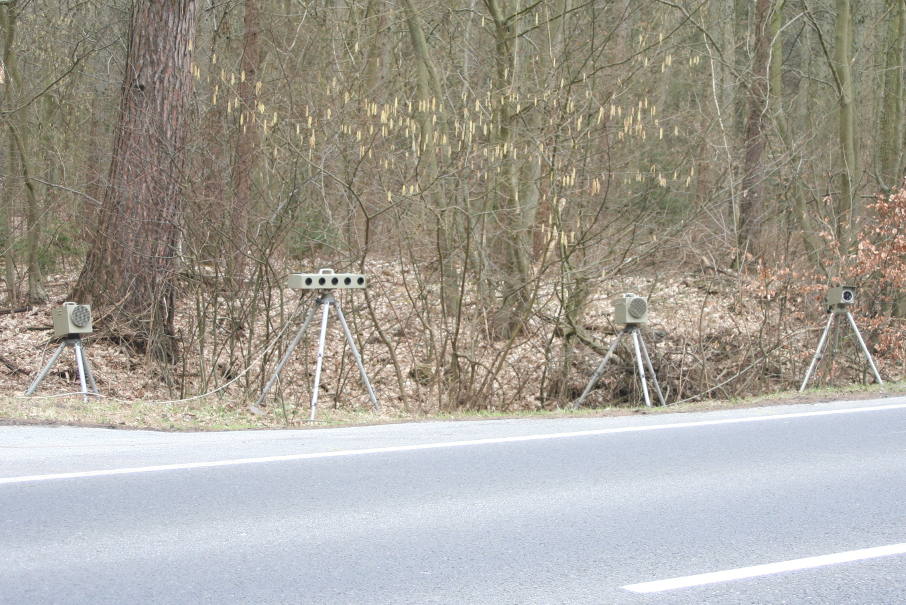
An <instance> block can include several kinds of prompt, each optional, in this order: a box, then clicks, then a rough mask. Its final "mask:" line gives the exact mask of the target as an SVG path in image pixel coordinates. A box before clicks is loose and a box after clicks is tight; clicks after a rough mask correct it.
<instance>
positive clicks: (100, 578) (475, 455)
mask: <svg viewBox="0 0 906 605" xmlns="http://www.w3.org/2000/svg"><path fill="white" fill-rule="evenodd" d="M716 572H723V573H719V574H718V573H716ZM676 578H681V579H680V580H675V579H676ZM665 580H669V581H670V582H666V583H665V582H663V581H665ZM644 591H653V592H644ZM0 602H2V603H16V604H20V603H533V604H534V603H834V604H842V603H903V602H906V398H904V397H899V398H891V399H885V400H879V401H860V402H837V403H828V404H816V405H800V406H783V407H771V408H763V409H750V410H736V411H729V412H713V413H707V414H670V415H657V416H636V417H624V418H595V419H559V420H521V421H512V420H504V421H483V422H460V423H422V424H408V425H391V426H377V427H363V428H354V429H330V430H317V431H279V432H244V433H229V434H227V433H221V434H167V433H151V432H125V431H107V430H102V429H72V428H41V427H0Z"/></svg>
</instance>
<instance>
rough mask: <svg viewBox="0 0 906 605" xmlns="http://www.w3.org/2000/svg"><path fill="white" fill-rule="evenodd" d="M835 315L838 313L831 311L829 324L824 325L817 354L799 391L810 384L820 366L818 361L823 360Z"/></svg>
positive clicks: (828, 319)
mask: <svg viewBox="0 0 906 605" xmlns="http://www.w3.org/2000/svg"><path fill="white" fill-rule="evenodd" d="M834 315H836V313H831V314H830V315H829V316H828V318H827V324H826V325H825V326H824V332H822V333H821V338H820V339H819V340H818V348H817V349H815V355H814V356H813V357H812V362H811V363H810V364H809V366H808V370H806V372H805V378H803V379H802V386H800V387H799V392H800V393H801V392H802V391H804V390H805V387H806V385H807V384H808V381H809V379H810V378H811V377H812V372H814V371H815V368H816V367H817V366H818V362H819V361H821V358H822V357H823V355H824V353H823V351H824V346H825V345H826V344H827V335H828V333H829V332H830V330H831V327H832V326H833V325H834Z"/></svg>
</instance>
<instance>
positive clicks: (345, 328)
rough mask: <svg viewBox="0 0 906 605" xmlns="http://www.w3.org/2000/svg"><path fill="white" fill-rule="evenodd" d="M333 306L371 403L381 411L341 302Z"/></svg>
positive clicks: (376, 409)
mask: <svg viewBox="0 0 906 605" xmlns="http://www.w3.org/2000/svg"><path fill="white" fill-rule="evenodd" d="M333 306H334V309H336V310H337V317H339V318H340V325H341V326H343V332H345V334H346V341H347V342H348V343H349V348H350V349H352V356H353V358H354V359H355V363H356V365H357V366H359V374H361V375H362V382H364V383H365V388H366V389H368V396H369V397H370V398H371V405H372V406H373V407H374V409H375V411H379V410H380V409H381V404H380V403H378V400H377V396H376V395H375V394H374V389H373V388H371V381H370V380H368V374H367V372H365V364H363V363H362V356H361V355H359V349H358V348H357V347H356V346H355V339H354V338H353V337H352V332H350V330H349V325H348V324H347V323H346V318H345V317H344V316H343V310H342V309H341V308H340V302H339V301H336V302H334V303H333Z"/></svg>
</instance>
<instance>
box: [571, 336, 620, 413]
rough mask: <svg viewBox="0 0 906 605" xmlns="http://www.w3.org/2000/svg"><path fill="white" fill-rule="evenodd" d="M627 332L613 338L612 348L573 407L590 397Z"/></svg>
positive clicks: (575, 407)
mask: <svg viewBox="0 0 906 605" xmlns="http://www.w3.org/2000/svg"><path fill="white" fill-rule="evenodd" d="M625 334H626V331H625V330H624V331H622V332H620V333H619V334H617V337H616V338H614V339H613V342H612V343H610V348H609V349H607V354H606V355H604V359H602V360H601V363H600V365H598V369H596V370H595V373H594V374H592V375H591V380H589V381H588V385H587V386H586V387H585V390H584V391H582V394H581V395H579V398H578V399H576V400H575V401H574V402H573V409H574V410H575V409H579V407H581V406H582V404H583V403H584V402H585V398H586V397H588V394H589V393H591V390H592V389H593V388H595V385H596V384H597V383H598V380H599V379H600V378H601V374H603V373H604V368H606V367H607V362H608V361H610V358H611V357H612V356H613V352H614V351H616V350H617V346H618V345H619V344H620V341H621V340H623V335H625Z"/></svg>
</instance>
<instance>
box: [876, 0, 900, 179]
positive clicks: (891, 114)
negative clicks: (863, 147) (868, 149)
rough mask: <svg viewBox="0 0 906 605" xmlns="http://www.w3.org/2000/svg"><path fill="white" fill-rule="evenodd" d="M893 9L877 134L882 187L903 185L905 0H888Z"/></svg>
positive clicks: (888, 4) (891, 11) (890, 8)
mask: <svg viewBox="0 0 906 605" xmlns="http://www.w3.org/2000/svg"><path fill="white" fill-rule="evenodd" d="M887 7H888V9H889V10H890V16H889V17H888V25H887V27H888V29H887V40H886V45H887V48H886V50H885V56H884V96H883V101H882V103H883V106H882V108H881V121H880V124H879V129H880V132H879V133H878V142H879V148H880V151H879V155H880V158H879V162H878V164H879V170H880V174H879V176H880V179H881V184H882V185H883V186H885V187H891V188H892V187H897V186H899V185H901V184H902V183H903V171H902V169H901V167H902V161H901V159H900V158H901V157H902V155H901V147H902V144H903V52H904V49H906V1H904V0H888V1H887Z"/></svg>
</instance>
